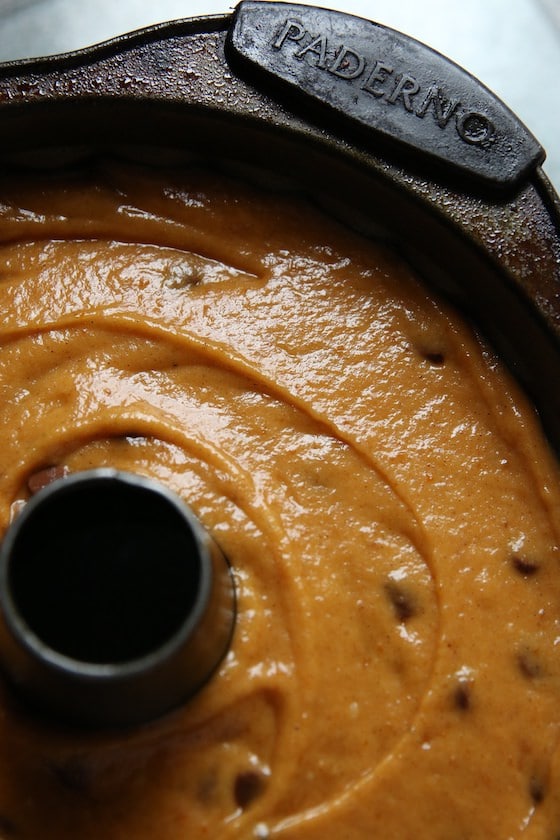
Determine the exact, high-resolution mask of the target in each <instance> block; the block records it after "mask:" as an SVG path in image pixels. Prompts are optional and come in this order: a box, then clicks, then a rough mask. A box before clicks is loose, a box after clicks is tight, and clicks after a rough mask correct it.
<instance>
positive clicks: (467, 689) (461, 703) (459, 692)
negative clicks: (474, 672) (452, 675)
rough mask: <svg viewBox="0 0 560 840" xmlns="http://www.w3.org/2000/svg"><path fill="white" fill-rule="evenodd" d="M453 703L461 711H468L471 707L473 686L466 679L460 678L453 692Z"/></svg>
mask: <svg viewBox="0 0 560 840" xmlns="http://www.w3.org/2000/svg"><path fill="white" fill-rule="evenodd" d="M453 704H454V705H455V708H457V709H459V710H460V711H461V712H466V711H468V710H469V709H470V707H471V686H470V683H469V682H467V681H466V680H459V682H458V683H457V685H456V686H455V690H454V692H453Z"/></svg>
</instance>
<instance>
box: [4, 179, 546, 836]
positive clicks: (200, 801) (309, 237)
mask: <svg viewBox="0 0 560 840" xmlns="http://www.w3.org/2000/svg"><path fill="white" fill-rule="evenodd" d="M0 240H1V242H0V311H1V312H2V319H1V326H0V345H1V346H0V395H1V401H0V528H1V529H2V531H3V530H5V528H6V527H7V526H8V524H9V522H10V518H11V517H13V516H15V515H17V509H18V508H19V507H20V506H21V504H23V503H24V502H25V500H26V499H27V498H28V497H29V494H30V493H31V492H32V491H33V490H35V489H36V488H37V486H39V485H40V484H41V483H42V481H43V480H46V479H45V476H47V478H48V475H49V474H45V473H44V472H43V471H44V470H45V469H51V468H52V469H53V474H61V473H62V472H64V471H70V472H75V471H77V470H84V469H88V468H91V467H97V466H102V465H110V466H114V467H117V468H122V469H125V470H128V471H133V472H137V473H141V474H145V475H149V476H152V477H154V478H156V479H159V480H160V481H161V482H163V483H164V484H167V485H168V486H169V487H171V488H172V489H174V490H176V491H177V492H179V493H180V494H181V495H182V496H183V497H184V498H185V499H186V500H187V501H188V503H189V504H190V505H191V506H192V507H193V509H194V510H195V511H196V513H197V514H198V516H199V518H200V519H201V520H202V522H203V523H204V524H205V525H206V527H207V528H208V529H209V531H210V532H211V533H212V535H213V536H214V538H215V539H216V541H217V542H218V543H219V544H220V545H221V547H222V549H223V550H224V552H225V554H226V555H227V557H228V558H229V560H230V562H231V564H232V566H233V569H234V573H235V577H236V583H237V590H238V597H239V616H238V621H237V626H236V632H235V637H234V640H233V645H232V648H231V651H230V653H229V655H228V656H227V658H226V660H225V661H224V663H223V665H222V667H221V669H220V671H219V673H218V674H217V675H216V676H215V677H214V678H213V680H212V681H211V683H210V684H209V685H208V686H207V687H206V688H205V689H204V690H203V691H202V692H201V693H200V694H199V695H198V697H197V698H196V699H195V700H194V701H192V702H191V703H190V704H189V705H187V706H186V707H184V708H183V709H181V710H179V711H178V712H177V713H175V714H173V715H171V716H169V717H167V718H166V719H165V720H162V721H158V722H156V723H154V724H152V725H149V726H147V727H145V728H143V729H141V730H140V731H134V732H130V733H118V734H114V735H111V734H109V735H98V736H92V735H83V734H82V735H80V734H78V733H72V732H69V731H57V730H55V729H52V728H49V727H48V726H46V725H44V724H41V723H40V722H39V721H33V720H31V719H30V718H28V717H27V716H26V715H25V713H23V711H22V710H20V709H18V708H17V706H16V705H15V703H14V702H13V700H12V699H11V697H10V695H9V692H8V691H7V689H3V690H2V695H1V697H0V700H1V701H2V702H1V707H0V711H1V714H0V837H2V838H6V840H9V838H28V839H29V840H51V838H52V840H94V839H95V840H148V838H149V840H154V838H157V840H200V838H211V840H218V839H219V840H222V839H223V840H228V839H229V838H236V840H251V838H269V837H270V838H278V839H279V840H280V838H281V840H372V838H382V840H392V839H393V838H394V840H408V839H409V838H410V840H418V838H428V840H463V839H465V840H466V838H469V840H473V838H481V840H489V839H491V840H494V838H496V840H502V838H503V840H509V838H519V837H523V838H534V839H535V840H536V838H539V840H555V838H557V837H558V836H560V751H559V750H558V742H559V737H560V647H559V645H560V567H559V563H558V554H559V548H558V546H559V533H560V518H559V517H560V482H559V476H558V472H557V467H556V464H555V462H554V459H553V457H552V456H551V454H550V452H549V450H548V448H547V444H546V443H545V442H544V441H543V438H542V434H541V431H540V428H539V425H538V421H537V420H536V418H535V415H534V413H533V411H532V409H531V408H530V407H529V406H528V405H527V404H526V402H525V400H524V398H523V397H522V396H521V395H520V393H519V392H518V390H517V388H516V386H515V385H514V384H513V383H512V381H511V380H510V378H509V376H508V375H507V374H506V373H505V372H504V370H503V368H502V367H501V365H500V364H499V363H498V361H497V360H496V359H495V357H494V356H493V355H492V353H491V352H490V351H489V349H488V348H487V347H485V346H484V345H482V344H481V343H480V341H479V340H478V338H477V336H476V335H474V334H473V332H472V330H471V329H470V328H469V327H468V326H467V325H465V324H464V323H463V322H462V321H461V320H460V319H459V318H458V317H457V316H456V315H455V314H454V313H453V312H451V311H449V310H448V309H447V308H446V307H445V306H444V305H442V304H441V303H440V302H438V301H435V300H434V299H433V297H432V296H431V295H430V294H429V293H428V292H427V291H426V290H425V289H424V288H423V287H422V286H421V285H420V284H419V282H418V281H417V279H416V278H415V277H414V276H413V274H412V272H411V271H410V269H409V268H408V267H407V266H406V265H404V264H403V263H402V262H401V261H400V260H399V259H398V258H397V257H396V256H395V255H394V254H392V253H391V252H390V251H388V250H386V249H384V248H382V247H380V246H378V245H376V244H371V243H367V242H365V241H363V240H362V239H360V238H359V237H358V236H357V235H354V234H353V233H351V232H348V231H346V230H344V229H342V228H341V227H339V226H338V225H337V224H336V223H335V222H333V221H330V220H328V219H327V218H325V217H324V216H322V215H321V214H320V213H319V212H318V211H316V210H314V209H313V208H312V207H310V206H308V205H307V204H305V203H304V202H303V201H300V200H299V199H297V198H296V197H294V196H288V195H277V194H272V193H270V194H268V193H262V194H261V193H260V192H259V191H257V190H256V189H253V188H251V187H249V186H246V185H243V184H241V183H237V182H235V181H233V180H228V179H226V178H223V177H220V176H217V175H213V174H211V173H209V172H205V171H200V170H193V171H186V172H183V173H180V174H178V173H164V172H156V171H154V172H150V171H148V170H143V169H140V168H138V169H137V168H135V167H132V166H129V167H127V166H100V167H97V168H96V169H92V171H91V172H89V173H83V172H82V173H76V174H74V175H72V174H69V175H67V176H65V180H64V181H61V180H60V175H59V174H56V175H55V174H53V175H50V176H48V175H46V176H41V177H37V176H33V177H31V176H30V177H28V178H20V177H18V178H17V179H15V178H14V179H13V182H12V181H9V180H6V179H4V181H3V183H2V187H1V192H0Z"/></svg>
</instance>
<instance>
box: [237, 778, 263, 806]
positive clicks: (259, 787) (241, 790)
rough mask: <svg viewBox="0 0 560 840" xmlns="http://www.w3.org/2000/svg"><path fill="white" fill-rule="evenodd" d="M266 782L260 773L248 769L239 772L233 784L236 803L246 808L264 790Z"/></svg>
mask: <svg viewBox="0 0 560 840" xmlns="http://www.w3.org/2000/svg"><path fill="white" fill-rule="evenodd" d="M264 786H265V782H264V778H263V776H262V775H261V774H260V773H256V772H255V771H254V770H246V771H245V772H243V773H238V774H237V776H236V778H235V783H234V786H233V796H234V799H235V802H236V804H237V805H238V806H239V807H240V808H242V809H243V810H245V808H247V807H248V806H249V805H250V804H251V803H252V802H254V800H255V799H257V798H258V797H259V796H260V795H261V793H262V792H263V790H264Z"/></svg>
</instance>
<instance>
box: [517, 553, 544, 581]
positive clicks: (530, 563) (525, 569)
mask: <svg viewBox="0 0 560 840" xmlns="http://www.w3.org/2000/svg"><path fill="white" fill-rule="evenodd" d="M511 565H512V566H513V568H514V569H515V571H516V572H519V574H520V575H522V576H523V577H531V576H532V575H534V574H536V573H537V572H538V570H539V564H538V563H536V562H535V561H534V560H531V559H529V558H528V557H520V556H519V555H517V554H514V556H513V557H512V558H511Z"/></svg>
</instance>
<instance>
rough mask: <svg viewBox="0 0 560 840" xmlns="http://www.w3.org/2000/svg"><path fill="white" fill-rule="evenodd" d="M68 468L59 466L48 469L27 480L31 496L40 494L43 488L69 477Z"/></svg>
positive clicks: (34, 474)
mask: <svg viewBox="0 0 560 840" xmlns="http://www.w3.org/2000/svg"><path fill="white" fill-rule="evenodd" d="M68 472H69V471H68V467H66V466H63V465H62V464H58V465H57V466H53V467H46V468H45V469H44V470H39V471H38V472H36V473H33V475H30V476H29V478H28V479H27V488H28V490H29V492H30V493H31V495H34V494H35V493H38V492H39V490H42V489H43V487H46V486H47V485H48V484H51V483H52V482H53V481H57V480H58V479H59V478H65V477H66V476H67V475H68Z"/></svg>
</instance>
